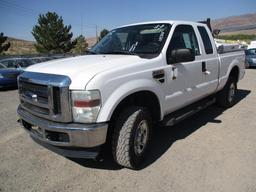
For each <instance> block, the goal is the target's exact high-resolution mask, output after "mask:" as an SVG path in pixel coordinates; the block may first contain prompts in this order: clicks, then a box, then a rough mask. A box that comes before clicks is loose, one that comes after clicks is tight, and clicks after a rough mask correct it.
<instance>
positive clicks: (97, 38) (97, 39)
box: [96, 25, 99, 42]
mask: <svg viewBox="0 0 256 192" xmlns="http://www.w3.org/2000/svg"><path fill="white" fill-rule="evenodd" d="M98 41H99V37H98V26H97V25H96V42H98Z"/></svg>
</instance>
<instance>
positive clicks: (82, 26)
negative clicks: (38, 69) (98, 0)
mask: <svg viewBox="0 0 256 192" xmlns="http://www.w3.org/2000/svg"><path fill="white" fill-rule="evenodd" d="M81 35H83V15H81Z"/></svg>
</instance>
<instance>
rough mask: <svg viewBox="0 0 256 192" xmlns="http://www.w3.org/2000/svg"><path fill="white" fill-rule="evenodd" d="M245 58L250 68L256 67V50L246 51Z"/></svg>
mask: <svg viewBox="0 0 256 192" xmlns="http://www.w3.org/2000/svg"><path fill="white" fill-rule="evenodd" d="M245 56H246V59H245V61H246V64H247V65H248V67H256V48H253V49H247V50H245Z"/></svg>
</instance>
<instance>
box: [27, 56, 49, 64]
mask: <svg viewBox="0 0 256 192" xmlns="http://www.w3.org/2000/svg"><path fill="white" fill-rule="evenodd" d="M29 59H30V60H32V61H33V62H34V63H41V62H45V61H50V60H52V59H51V58H50V57H32V58H29Z"/></svg>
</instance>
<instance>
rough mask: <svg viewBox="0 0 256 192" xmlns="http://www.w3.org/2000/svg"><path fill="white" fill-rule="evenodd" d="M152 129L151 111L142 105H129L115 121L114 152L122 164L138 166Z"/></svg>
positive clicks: (117, 160)
mask: <svg viewBox="0 0 256 192" xmlns="http://www.w3.org/2000/svg"><path fill="white" fill-rule="evenodd" d="M151 131H152V120H151V116H150V113H149V112H148V111H147V110H146V109H145V108H142V107H135V106H133V107H129V108H128V109H126V110H124V111H123V112H122V113H121V114H120V115H119V117H118V118H117V121H116V122H115V127H114V133H113V139H112V153H113V157H114V160H115V161H116V162H117V163H118V164H119V165H121V166H124V167H128V168H132V169H135V168H138V167H139V165H140V164H141V162H142V161H143V160H144V158H145V155H146V152H147V149H148V146H149V142H150V137H151Z"/></svg>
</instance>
